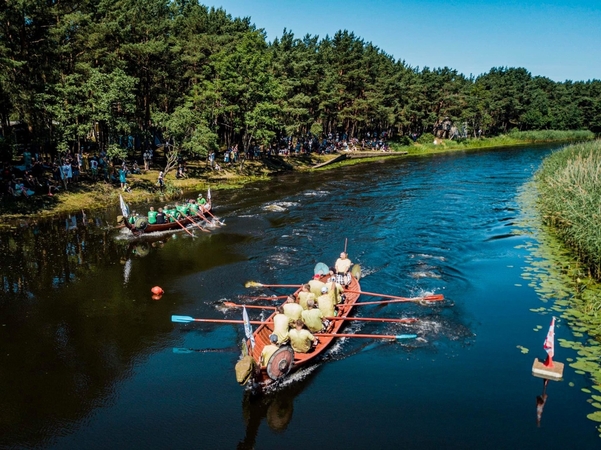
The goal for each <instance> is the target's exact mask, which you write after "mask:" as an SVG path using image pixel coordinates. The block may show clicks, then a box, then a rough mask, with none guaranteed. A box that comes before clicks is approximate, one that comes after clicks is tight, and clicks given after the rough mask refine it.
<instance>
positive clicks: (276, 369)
mask: <svg viewBox="0 0 601 450" xmlns="http://www.w3.org/2000/svg"><path fill="white" fill-rule="evenodd" d="M293 364H294V350H292V348H291V347H288V346H287V345H286V346H284V347H280V348H278V349H277V350H276V352H275V353H274V354H273V355H271V358H269V361H268V362H267V375H269V378H271V379H272V380H274V381H276V380H279V379H280V378H283V377H285V376H286V375H288V372H290V369H291V368H292V365H293Z"/></svg>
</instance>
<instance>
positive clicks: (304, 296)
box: [298, 284, 316, 309]
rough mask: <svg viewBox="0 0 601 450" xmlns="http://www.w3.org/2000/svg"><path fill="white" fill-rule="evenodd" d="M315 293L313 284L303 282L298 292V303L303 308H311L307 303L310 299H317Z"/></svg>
mask: <svg viewBox="0 0 601 450" xmlns="http://www.w3.org/2000/svg"><path fill="white" fill-rule="evenodd" d="M315 298H316V297H315V294H314V293H313V292H311V286H310V285H309V284H303V286H302V287H301V291H300V292H299V293H298V304H299V305H301V307H302V308H303V309H309V308H308V306H307V304H308V302H309V300H313V301H315Z"/></svg>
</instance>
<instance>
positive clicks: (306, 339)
mask: <svg viewBox="0 0 601 450" xmlns="http://www.w3.org/2000/svg"><path fill="white" fill-rule="evenodd" d="M303 325H304V324H303V321H302V320H301V319H298V320H297V321H296V324H295V327H294V329H292V330H290V333H289V335H290V346H291V347H292V350H294V351H295V352H296V353H307V352H308V351H309V350H311V347H312V346H315V345H317V338H316V337H315V336H313V335H312V334H311V332H310V331H309V330H307V329H306V328H304V327H303Z"/></svg>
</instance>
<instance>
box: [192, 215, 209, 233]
mask: <svg viewBox="0 0 601 450" xmlns="http://www.w3.org/2000/svg"><path fill="white" fill-rule="evenodd" d="M189 219H190V222H192V223H193V224H194V225H196V226H197V227H198V228H200V229H201V231H204V232H205V233H210V231H209V230H207V229H206V228H203V227H201V226H200V225H199V224H198V223H196V222H194V219H192V216H189Z"/></svg>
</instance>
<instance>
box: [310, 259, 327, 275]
mask: <svg viewBox="0 0 601 450" xmlns="http://www.w3.org/2000/svg"><path fill="white" fill-rule="evenodd" d="M329 272H330V268H329V267H328V266H326V265H325V264H324V263H321V262H320V263H317V264H315V268H314V269H313V273H314V274H315V275H326V274H327V273H329Z"/></svg>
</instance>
